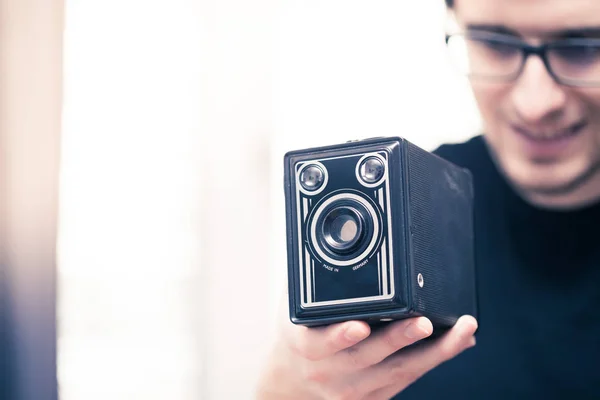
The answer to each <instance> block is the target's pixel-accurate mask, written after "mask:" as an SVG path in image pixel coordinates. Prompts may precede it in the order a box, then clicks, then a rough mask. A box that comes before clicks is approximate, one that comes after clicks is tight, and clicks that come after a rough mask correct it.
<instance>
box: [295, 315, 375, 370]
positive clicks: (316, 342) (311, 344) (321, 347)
mask: <svg viewBox="0 0 600 400" xmlns="http://www.w3.org/2000/svg"><path fill="white" fill-rule="evenodd" d="M290 325H291V324H290ZM370 334H371V328H370V327H369V325H368V324H367V323H365V322H362V321H347V322H344V323H340V324H334V325H329V326H327V327H317V328H307V327H304V326H296V325H291V326H290V327H289V331H288V335H287V337H288V344H289V346H290V348H291V349H292V351H294V352H295V353H296V354H298V355H300V356H301V357H303V358H306V359H308V360H311V361H318V360H323V359H326V358H328V357H331V356H332V355H334V354H336V353H337V352H339V351H341V350H344V349H347V348H348V347H351V346H353V345H355V344H356V343H358V342H360V341H361V340H364V339H365V338H366V337H368V336H369V335H370Z"/></svg>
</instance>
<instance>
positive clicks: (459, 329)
mask: <svg viewBox="0 0 600 400" xmlns="http://www.w3.org/2000/svg"><path fill="white" fill-rule="evenodd" d="M476 330H477V321H476V320H475V318H473V317H471V316H463V317H461V318H459V320H458V321H457V322H456V324H455V325H454V327H452V329H450V330H449V331H448V332H447V333H445V334H444V335H443V336H441V337H440V338H439V339H436V340H434V341H433V342H431V343H428V344H427V345H426V346H423V347H421V348H415V349H410V350H408V351H407V352H404V353H401V354H398V355H397V356H393V357H390V358H389V359H387V360H385V361H384V362H382V363H380V364H379V365H376V366H374V367H373V368H370V369H369V370H367V371H365V376H364V380H365V382H368V385H369V386H370V387H371V388H372V390H373V392H372V393H371V395H370V397H368V398H369V399H371V398H372V399H388V398H390V397H392V396H393V395H395V394H396V393H398V392H400V391H402V390H403V389H405V388H406V387H407V386H408V385H410V384H411V383H413V382H414V381H416V380H417V379H419V378H420V377H421V376H423V375H424V374H425V373H427V372H428V371H430V370H431V369H433V368H435V367H436V366H438V365H440V364H442V363H443V362H445V361H448V360H450V359H451V358H454V357H456V356H457V355H458V354H460V353H461V352H463V351H464V350H466V349H468V348H470V347H472V346H474V345H475V338H474V337H473V334H474V333H475V331H476Z"/></svg>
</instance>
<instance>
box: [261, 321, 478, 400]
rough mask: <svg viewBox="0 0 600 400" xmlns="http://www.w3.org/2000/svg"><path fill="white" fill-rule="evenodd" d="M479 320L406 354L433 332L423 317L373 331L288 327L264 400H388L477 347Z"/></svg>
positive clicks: (353, 325) (360, 326) (266, 379)
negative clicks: (439, 366) (476, 333)
mask: <svg viewBox="0 0 600 400" xmlns="http://www.w3.org/2000/svg"><path fill="white" fill-rule="evenodd" d="M476 329H477V321H476V320H475V319H474V318H473V317H471V316H463V317H461V318H460V319H459V320H458V321H457V323H456V325H455V326H454V327H453V328H452V329H450V330H449V331H448V332H447V333H445V334H444V335H443V336H441V337H440V338H436V339H435V340H432V341H431V343H427V344H426V345H425V346H415V347H413V348H408V349H404V350H402V351H399V350H401V349H403V348H405V347H406V346H409V345H411V344H413V343H415V342H417V341H419V340H421V339H423V338H426V337H428V336H429V335H431V334H432V332H433V327H432V325H431V322H430V321H429V320H428V319H427V318H424V317H419V318H412V319H407V320H403V321H397V322H393V323H390V324H389V325H387V326H385V327H384V328H382V329H381V330H378V331H376V332H372V331H371V329H370V327H369V325H368V324H366V323H364V322H360V321H348V322H344V323H340V324H335V325H330V326H327V327H319V328H307V327H304V326H296V325H294V324H292V323H291V322H286V323H285V324H284V326H283V329H282V331H281V335H280V341H279V343H278V345H277V346H276V348H275V349H274V350H275V351H274V352H273V354H272V356H271V358H270V360H269V363H268V366H267V368H266V370H265V371H264V373H263V375H262V378H261V382H260V384H259V390H258V398H259V399H261V400H266V399H303V400H308V399H327V400H330V399H331V400H334V399H335V400H341V399H347V400H350V399H373V400H375V399H377V400H379V399H382V400H383V399H386V400H387V399H389V398H390V397H393V396H394V395H395V394H397V393H398V392H400V391H402V390H403V389H405V388H406V387H407V386H409V385H410V384H411V383H413V382H414V381H415V380H417V379H418V378H420V377H421V376H423V375H424V374H425V373H426V372H428V371H429V370H431V369H432V368H435V367H436V366H438V365H440V364H441V363H443V362H445V361H447V360H449V359H451V358H453V357H455V356H456V355H458V354H459V353H461V352H462V351H463V350H465V349H467V348H469V347H472V346H474V345H475V338H474V336H473V334H474V333H475V330H476Z"/></svg>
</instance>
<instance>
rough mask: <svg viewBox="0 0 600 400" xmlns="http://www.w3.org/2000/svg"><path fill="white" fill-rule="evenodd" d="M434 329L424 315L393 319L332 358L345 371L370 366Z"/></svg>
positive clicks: (340, 369)
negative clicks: (400, 319)
mask: <svg viewBox="0 0 600 400" xmlns="http://www.w3.org/2000/svg"><path fill="white" fill-rule="evenodd" d="M432 332H433V326H432V324H431V321H429V320H428V319H427V318H425V317H419V318H410V319H406V320H403V321H398V322H394V323H391V324H390V325H389V326H386V327H385V328H383V329H382V330H380V331H378V332H375V333H374V334H372V335H371V336H370V337H369V338H367V339H366V340H363V341H362V342H360V343H358V344H356V345H355V346H352V347H349V348H347V349H345V350H344V351H340V352H339V353H337V354H336V355H335V357H334V360H332V362H333V363H334V364H333V366H334V367H335V369H336V370H339V371H344V372H349V371H356V370H360V369H364V368H368V367H370V366H372V365H375V364H378V363H380V362H381V361H383V360H384V359H385V358H387V357H389V356H390V354H393V353H395V352H396V351H398V350H400V349H402V348H403V347H406V346H408V345H410V344H413V343H415V342H416V341H418V340H421V339H423V338H425V337H427V336H429V335H431V333H432Z"/></svg>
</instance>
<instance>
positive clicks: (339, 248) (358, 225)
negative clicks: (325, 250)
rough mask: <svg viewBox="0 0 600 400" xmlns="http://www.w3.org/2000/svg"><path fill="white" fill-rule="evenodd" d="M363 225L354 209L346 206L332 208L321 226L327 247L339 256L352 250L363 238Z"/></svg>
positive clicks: (361, 219)
mask: <svg viewBox="0 0 600 400" xmlns="http://www.w3.org/2000/svg"><path fill="white" fill-rule="evenodd" d="M363 224H364V221H363V218H362V217H361V215H360V213H359V212H358V211H357V210H356V209H354V208H352V207H347V206H343V207H336V208H333V209H332V210H331V211H330V212H329V213H328V214H327V215H326V216H325V218H324V220H323V225H322V226H323V232H322V234H323V238H324V239H325V242H326V245H327V247H329V249H330V250H332V251H333V252H335V253H340V254H345V253H347V252H350V251H352V250H354V247H355V246H356V244H357V243H359V242H360V239H361V237H362V236H363Z"/></svg>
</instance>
